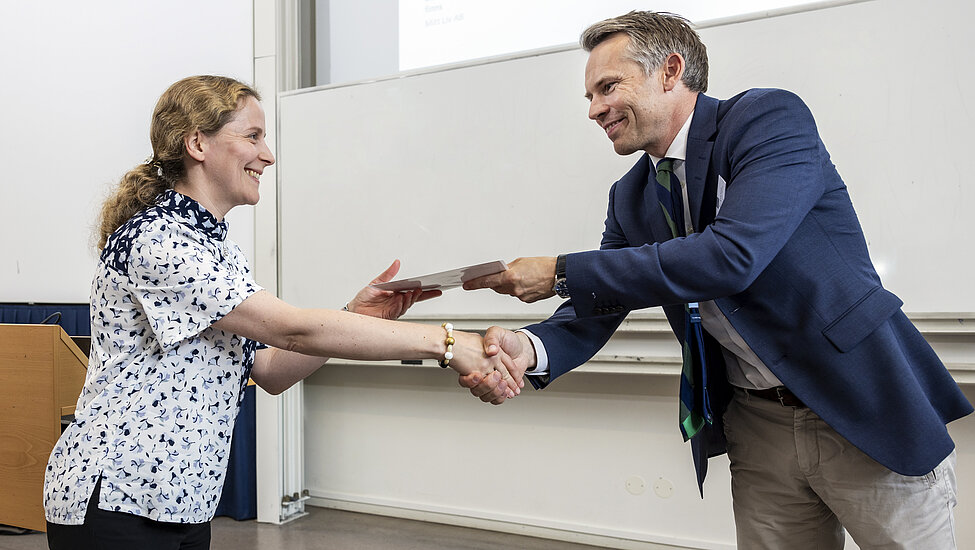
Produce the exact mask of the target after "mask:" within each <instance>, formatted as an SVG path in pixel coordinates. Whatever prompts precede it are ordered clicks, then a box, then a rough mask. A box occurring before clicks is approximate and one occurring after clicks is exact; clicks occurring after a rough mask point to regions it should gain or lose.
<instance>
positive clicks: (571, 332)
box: [525, 184, 627, 389]
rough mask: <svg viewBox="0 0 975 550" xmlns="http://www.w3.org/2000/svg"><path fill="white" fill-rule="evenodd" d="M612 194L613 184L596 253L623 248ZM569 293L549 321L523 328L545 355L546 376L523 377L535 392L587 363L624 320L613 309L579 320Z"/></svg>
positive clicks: (621, 234)
mask: <svg viewBox="0 0 975 550" xmlns="http://www.w3.org/2000/svg"><path fill="white" fill-rule="evenodd" d="M615 190H616V185H615V184H614V185H613V187H612V188H610V191H609V214H608V215H607V216H606V222H605V230H604V231H603V239H602V242H601V244H600V249H609V248H619V247H622V246H626V239H625V237H624V236H623V232H622V230H621V229H620V226H619V223H617V221H616V219H615V217H614V215H613V210H614V209H613V202H614V196H615ZM569 292H570V294H571V295H572V296H573V298H570V299H569V300H567V301H566V302H565V303H563V304H562V305H561V306H559V308H558V309H557V310H555V313H554V314H552V316H551V317H549V318H548V319H546V320H545V321H542V322H541V323H538V324H534V325H530V326H528V327H525V328H527V329H528V330H530V331H531V332H532V334H534V335H536V336H538V337H539V339H541V340H542V342H543V343H544V345H545V353H546V354H547V355H548V364H549V371H548V375H547V376H528V377H526V378H527V379H528V381H529V382H531V384H532V385H533V386H534V387H535V389H542V388H544V387H545V386H547V385H548V384H549V383H551V381H552V380H555V379H556V378H558V377H559V376H561V375H562V374H565V373H566V372H568V371H570V370H572V369H574V368H576V367H578V366H579V365H581V364H583V363H585V362H586V361H588V360H589V359H591V358H592V356H593V355H595V354H596V352H598V351H599V350H600V349H602V347H603V346H604V345H606V342H608V341H609V339H610V337H611V336H612V335H613V333H614V332H615V331H616V329H617V327H619V325H620V323H622V322H623V319H624V318H625V317H626V314H627V312H626V311H624V310H623V309H622V308H614V309H613V311H606V312H604V314H602V315H598V316H589V317H587V318H579V317H578V316H577V315H576V310H575V308H574V307H573V305H572V301H573V300H574V299H575V296H576V292H575V291H574V290H573V289H572V287H571V286H570V287H569Z"/></svg>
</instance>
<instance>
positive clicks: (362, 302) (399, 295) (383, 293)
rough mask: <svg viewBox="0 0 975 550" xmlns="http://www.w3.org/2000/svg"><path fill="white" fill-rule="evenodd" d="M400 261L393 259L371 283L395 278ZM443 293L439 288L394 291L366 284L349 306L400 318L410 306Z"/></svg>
mask: <svg viewBox="0 0 975 550" xmlns="http://www.w3.org/2000/svg"><path fill="white" fill-rule="evenodd" d="M399 266H400V261H399V260H393V263H392V265H390V266H389V267H388V268H387V269H386V271H383V272H382V273H380V274H379V275H378V276H377V277H376V278H375V279H373V280H372V281H369V284H370V285H374V284H376V283H385V282H388V281H391V280H393V277H395V276H396V274H397V273H398V272H399ZM441 294H442V292H441V291H439V290H426V291H424V290H420V289H416V290H411V291H409V292H394V291H392V290H380V289H378V288H376V287H374V286H366V287H365V288H363V289H362V290H360V291H359V293H358V294H356V295H355V298H352V301H350V302H349V305H348V308H349V311H351V312H352V313H358V314H360V315H368V316H370V317H379V318H382V319H398V318H399V317H400V316H401V315H403V314H404V313H406V311H407V310H408V309H410V307H411V306H412V305H413V304H415V303H417V302H422V301H423V300H429V299H430V298H436V297H437V296H440V295H441Z"/></svg>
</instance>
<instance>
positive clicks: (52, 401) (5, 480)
mask: <svg viewBox="0 0 975 550" xmlns="http://www.w3.org/2000/svg"><path fill="white" fill-rule="evenodd" d="M87 364H88V359H87V358H86V357H85V354H84V353H83V352H82V351H81V350H80V349H78V346H76V345H75V343H74V342H72V341H71V338H70V337H69V336H68V335H67V333H65V332H64V329H62V328H61V327H59V326H58V325H8V324H0V524H5V525H13V526H15V527H24V528H27V529H34V530H37V531H46V530H47V524H46V522H45V521H44V508H43V492H44V470H45V469H46V468H47V459H48V457H49V456H50V455H51V450H52V449H53V448H54V444H55V443H56V442H57V440H58V437H60V436H61V417H62V416H63V415H69V414H74V408H75V404H76V403H77V401H78V395H79V394H80V393H81V386H82V385H83V384H84V382H85V368H86V366H87Z"/></svg>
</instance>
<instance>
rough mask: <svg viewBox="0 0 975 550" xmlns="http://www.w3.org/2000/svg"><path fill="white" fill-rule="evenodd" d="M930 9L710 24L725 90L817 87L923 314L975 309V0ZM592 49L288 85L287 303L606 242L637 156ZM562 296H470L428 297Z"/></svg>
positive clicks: (459, 305)
mask: <svg viewBox="0 0 975 550" xmlns="http://www.w3.org/2000/svg"><path fill="white" fill-rule="evenodd" d="M923 8H924V9H923V10H922V9H919V6H918V5H917V4H916V3H914V2H910V1H907V0H878V1H874V2H865V3H858V4H849V5H840V6H834V7H828V8H825V9H821V10H816V11H808V12H801V13H795V14H791V15H783V16H778V17H771V18H764V19H758V20H754V21H748V22H737V23H731V24H726V25H721V26H714V27H708V28H703V29H700V33H701V36H702V38H703V40H704V42H705V44H706V45H707V46H708V51H709V55H710V60H711V78H710V89H709V92H708V93H709V95H712V96H714V97H719V98H726V97H729V96H731V95H733V94H735V93H738V92H740V91H742V90H744V89H747V88H749V87H779V88H785V89H789V90H792V91H794V92H796V93H798V94H799V95H800V96H801V97H803V98H804V99H805V100H806V102H807V103H808V104H809V106H810V108H811V109H812V111H813V113H814V115H815V116H816V119H817V122H818V124H819V127H820V132H821V134H822V135H823V138H824V141H825V143H826V146H827V148H828V149H829V151H830V152H831V154H832V156H833V161H834V162H835V163H836V165H837V167H838V169H839V171H840V174H841V175H842V176H843V178H844V179H845V181H846V183H847V185H848V186H849V188H850V194H851V196H852V198H853V201H854V205H855V206H856V208H857V211H858V213H859V215H860V220H861V223H862V225H863V226H864V232H865V234H866V236H867V240H868V245H869V247H870V252H871V256H872V258H873V260H874V262H875V264H876V265H877V267H878V270H879V271H880V273H881V276H882V278H883V280H884V283H885V285H886V286H887V287H888V288H890V289H891V290H892V291H894V292H895V293H897V294H898V295H900V296H901V297H902V298H903V299H904V302H905V310H906V311H908V312H972V311H975V293H973V292H971V291H970V290H969V283H968V280H969V279H970V278H971V275H970V273H971V271H972V267H973V254H972V253H971V252H970V251H971V250H972V245H971V242H970V241H971V240H972V238H973V237H975V234H973V233H975V232H973V231H972V230H971V229H969V224H968V223H967V220H968V217H969V213H970V212H972V209H973V207H975V189H973V186H972V185H970V184H967V182H965V181H964V176H963V174H964V165H965V164H966V160H967V156H968V154H969V150H970V149H971V146H972V144H973V143H972V139H971V137H969V134H970V131H969V129H970V128H972V126H973V123H975V120H973V118H975V108H973V107H972V106H971V101H966V99H968V98H969V97H971V95H972V90H973V84H975V78H973V76H972V73H971V71H970V68H971V67H973V66H975V64H973V57H975V53H973V52H975V39H973V38H972V35H975V33H971V32H969V31H970V29H968V28H967V25H968V24H969V22H970V21H972V20H973V17H972V16H973V15H975V8H972V7H971V4H969V3H967V2H963V1H961V0H957V1H951V0H934V1H933V2H928V3H925V4H924V6H923ZM585 60H586V54H585V53H584V52H581V51H580V50H577V49H572V50H567V51H557V52H539V53H536V54H534V55H526V56H522V57H517V58H513V59H506V60H501V61H496V62H488V63H484V64H478V65H470V66H462V67H456V68H452V69H449V70H440V71H436V72H429V73H418V74H409V75H405V76H402V77H399V78H393V79H388V80H380V81H374V82H366V83H359V84H355V85H349V86H340V87H330V88H321V89H312V90H306V91H301V92H296V93H290V94H285V95H283V96H282V97H280V100H279V130H280V141H279V147H280V149H279V172H278V175H279V182H280V185H281V189H280V209H281V210H280V226H281V227H280V231H281V232H280V238H281V264H280V269H281V284H282V286H281V291H282V297H283V298H284V299H286V300H289V301H292V302H293V303H296V304H298V305H303V306H314V307H338V306H341V305H342V304H344V303H345V302H346V301H348V299H349V298H350V297H351V296H352V295H353V294H354V292H355V291H356V290H357V289H358V288H359V287H361V286H362V284H364V283H365V282H366V281H367V280H369V279H370V278H371V277H372V276H373V275H375V274H376V273H378V272H379V271H380V270H381V269H382V268H384V267H385V266H386V265H388V263H389V262H390V261H391V260H392V259H393V258H400V259H401V260H402V261H403V264H404V266H403V270H402V275H404V276H410V275H419V274H423V273H428V272H433V271H441V270H445V269H450V268H453V267H457V266H461V265H467V264H472V263H479V262H483V261H488V260H494V259H503V260H506V261H510V260H511V259H514V258H515V257H518V256H534V255H547V256H551V255H555V254H558V253H562V252H571V251H577V250H585V249H591V248H595V247H597V246H598V244H599V237H600V234H601V231H602V223H603V220H604V217H605V210H606V199H607V193H608V190H609V187H610V185H611V184H612V183H613V182H614V181H615V180H616V179H618V178H619V177H620V176H621V175H622V174H623V173H624V172H625V171H626V170H627V168H628V167H629V166H630V165H631V164H632V163H633V162H634V161H635V159H636V157H633V156H631V157H619V156H617V155H615V153H614V152H613V150H612V146H611V144H610V142H609V141H608V140H607V139H606V138H605V135H604V134H603V132H602V131H601V130H600V129H599V128H598V127H597V126H596V125H595V124H594V123H593V122H591V121H589V120H588V119H587V116H586V115H587V110H588V103H587V102H586V100H585V99H584V98H583V93H584V90H583V68H584V65H585ZM914 159H917V162H915V161H914ZM918 166H920V169H918ZM556 305H557V304H556V303H555V302H554V301H553V300H548V301H543V302H540V303H538V304H532V305H525V304H521V303H520V302H518V301H517V300H514V299H512V298H508V297H502V296H496V295H494V294H493V293H491V292H489V291H479V292H475V293H465V292H463V291H460V290H455V291H449V292H448V293H447V295H445V296H444V297H443V298H440V299H438V300H434V301H432V302H428V303H425V304H422V305H421V306H418V308H416V309H415V310H414V311H415V312H417V313H422V314H444V315H445V316H446V315H450V314H466V313H479V314H496V315H500V316H504V315H511V314H525V313H535V312H538V313H542V314H544V313H547V312H550V311H551V310H553V309H554V307H555V306H556Z"/></svg>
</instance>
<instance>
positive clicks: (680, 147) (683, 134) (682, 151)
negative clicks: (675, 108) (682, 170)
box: [647, 111, 694, 166]
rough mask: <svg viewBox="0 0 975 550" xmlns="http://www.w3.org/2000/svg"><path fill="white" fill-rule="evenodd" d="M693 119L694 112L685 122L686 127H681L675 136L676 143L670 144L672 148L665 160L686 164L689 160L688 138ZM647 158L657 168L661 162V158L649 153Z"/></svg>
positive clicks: (668, 150) (668, 149) (669, 148)
mask: <svg viewBox="0 0 975 550" xmlns="http://www.w3.org/2000/svg"><path fill="white" fill-rule="evenodd" d="M693 119H694V111H691V114H690V115H688V117H687V120H685V121H684V125H683V126H681V127H680V131H678V132H677V135H676V136H674V141H672V142H670V147H668V148H667V154H666V155H665V156H664V157H663V158H668V159H674V160H678V161H681V162H684V159H686V158H687V136H688V134H690V132H691V120H693ZM647 156H648V157H650V160H651V161H653V165H654V166H657V163H659V162H660V158H661V157H655V156H653V155H651V154H650V153H647Z"/></svg>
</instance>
